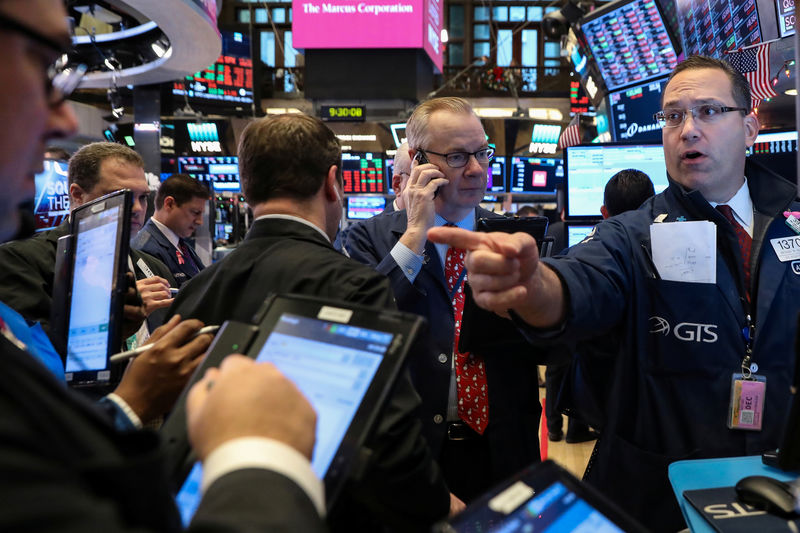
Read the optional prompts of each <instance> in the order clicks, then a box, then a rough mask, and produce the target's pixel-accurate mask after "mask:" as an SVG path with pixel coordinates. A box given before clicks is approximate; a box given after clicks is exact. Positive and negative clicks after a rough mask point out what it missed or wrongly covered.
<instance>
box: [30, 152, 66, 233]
mask: <svg viewBox="0 0 800 533" xmlns="http://www.w3.org/2000/svg"><path fill="white" fill-rule="evenodd" d="M67 166H68V163H67V161H63V160H57V159H47V160H45V162H44V170H43V171H42V172H40V173H38V174H36V176H35V177H34V181H35V182H36V197H35V199H34V211H33V215H34V219H35V221H36V231H44V230H48V229H52V228H55V227H57V226H60V225H61V224H62V223H63V222H64V221H65V220H67V219H68V218H69V180H68V179H67Z"/></svg>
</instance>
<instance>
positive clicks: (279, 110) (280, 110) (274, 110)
mask: <svg viewBox="0 0 800 533" xmlns="http://www.w3.org/2000/svg"><path fill="white" fill-rule="evenodd" d="M266 113H267V115H286V114H287V113H302V111H300V110H299V109H297V108H296V107H268V108H267V109H266Z"/></svg>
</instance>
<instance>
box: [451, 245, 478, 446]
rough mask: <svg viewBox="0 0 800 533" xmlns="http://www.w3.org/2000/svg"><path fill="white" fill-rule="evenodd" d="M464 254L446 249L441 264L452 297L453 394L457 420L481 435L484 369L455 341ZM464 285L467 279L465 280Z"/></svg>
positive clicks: (461, 305)
mask: <svg viewBox="0 0 800 533" xmlns="http://www.w3.org/2000/svg"><path fill="white" fill-rule="evenodd" d="M465 255H466V252H465V251H464V250H462V249H461V248H452V247H451V248H449V249H448V250H447V257H446V258H445V261H444V277H445V280H446V281H447V288H448V289H449V290H450V293H451V294H453V288H454V287H455V286H456V284H458V290H456V291H455V294H453V301H452V305H453V315H454V317H455V339H454V341H453V354H454V357H455V359H456V361H455V366H456V390H457V392H458V416H459V418H461V420H463V421H464V422H466V423H467V424H468V425H469V427H471V428H472V429H474V430H475V431H477V432H478V433H479V434H481V435H483V432H484V430H486V425H487V424H488V423H489V393H488V389H487V387H486V369H485V368H484V366H483V359H482V358H481V357H477V356H474V355H472V354H470V353H459V352H458V338H459V336H460V335H461V316H462V315H463V314H464V283H463V282H462V280H461V271H462V270H463V269H464V256H465ZM464 281H466V278H464Z"/></svg>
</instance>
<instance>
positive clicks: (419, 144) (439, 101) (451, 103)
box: [406, 96, 477, 150]
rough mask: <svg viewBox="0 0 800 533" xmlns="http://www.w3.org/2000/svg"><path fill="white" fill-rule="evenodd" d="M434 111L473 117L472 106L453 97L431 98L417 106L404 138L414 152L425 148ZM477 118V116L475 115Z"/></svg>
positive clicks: (409, 120)
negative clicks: (464, 114)
mask: <svg viewBox="0 0 800 533" xmlns="http://www.w3.org/2000/svg"><path fill="white" fill-rule="evenodd" d="M436 111H449V112H451V113H470V114H472V115H475V111H473V109H472V106H471V105H470V103H469V102H467V101H466V100H464V99H463V98H458V97H455V96H445V97H443V98H432V99H430V100H426V101H424V102H422V103H421V104H419V105H418V106H417V107H416V109H414V112H413V113H411V118H409V119H408V124H406V137H407V138H408V146H410V147H411V148H413V149H414V150H419V149H420V148H425V147H427V144H428V141H429V138H430V134H429V133H428V131H427V130H428V121H429V120H430V118H431V115H433V114H434V113H435V112H436ZM475 117H476V118H477V115H475Z"/></svg>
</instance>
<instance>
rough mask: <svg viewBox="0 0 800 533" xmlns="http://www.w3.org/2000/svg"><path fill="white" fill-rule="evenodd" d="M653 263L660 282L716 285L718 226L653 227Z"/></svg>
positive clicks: (671, 224)
mask: <svg viewBox="0 0 800 533" xmlns="http://www.w3.org/2000/svg"><path fill="white" fill-rule="evenodd" d="M650 247H651V249H652V251H653V263H654V264H655V267H656V268H657V269H658V274H659V275H660V276H661V279H664V280H669V281H684V282H687V283H716V282H717V226H715V225H714V224H713V223H711V222H708V221H705V220H697V221H692V222H663V223H661V224H651V225H650Z"/></svg>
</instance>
